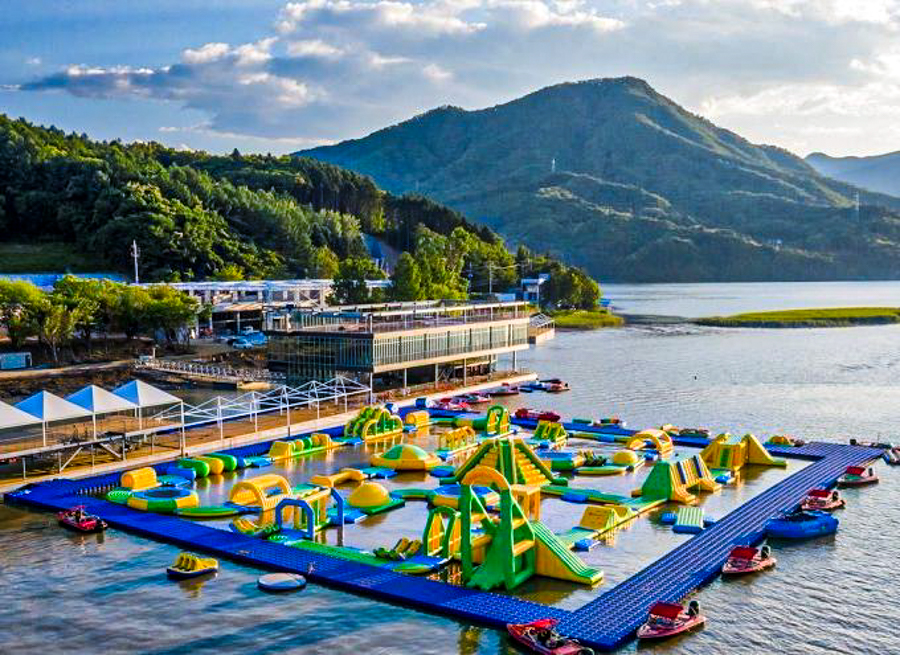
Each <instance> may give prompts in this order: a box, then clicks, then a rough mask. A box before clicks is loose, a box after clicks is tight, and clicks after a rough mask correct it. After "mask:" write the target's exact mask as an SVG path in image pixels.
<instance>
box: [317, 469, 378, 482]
mask: <svg viewBox="0 0 900 655" xmlns="http://www.w3.org/2000/svg"><path fill="white" fill-rule="evenodd" d="M366 478H367V476H366V474H365V473H364V472H362V471H360V470H359V469H351V468H346V469H341V470H340V471H338V472H337V473H332V474H331V475H314V476H312V477H311V478H310V479H309V481H310V482H311V483H312V484H317V485H319V486H320V487H335V486H337V485H339V484H343V483H344V482H362V481H363V480H365V479H366Z"/></svg>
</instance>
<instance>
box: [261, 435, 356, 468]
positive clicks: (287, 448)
mask: <svg viewBox="0 0 900 655" xmlns="http://www.w3.org/2000/svg"><path fill="white" fill-rule="evenodd" d="M338 446H340V444H338V443H335V442H334V441H333V440H332V439H331V436H330V435H328V434H325V433H324V432H315V433H313V434H311V435H308V436H305V437H299V438H298V439H294V440H292V441H273V442H272V445H271V446H270V447H269V459H271V460H272V461H277V460H280V459H290V458H291V457H297V456H298V455H307V454H310V453H317V452H320V451H323V450H330V449H332V448H337V447H338Z"/></svg>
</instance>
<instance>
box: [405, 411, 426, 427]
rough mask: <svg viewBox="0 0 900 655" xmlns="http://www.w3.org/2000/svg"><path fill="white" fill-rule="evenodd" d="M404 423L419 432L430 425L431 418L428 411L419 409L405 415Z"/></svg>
mask: <svg viewBox="0 0 900 655" xmlns="http://www.w3.org/2000/svg"><path fill="white" fill-rule="evenodd" d="M405 423H406V425H411V426H412V427H414V428H415V429H416V430H421V429H422V428H427V427H428V425H429V424H430V423H431V416H430V415H429V414H428V410H425V409H420V410H417V411H414V412H410V413H409V414H407V415H406V420H405Z"/></svg>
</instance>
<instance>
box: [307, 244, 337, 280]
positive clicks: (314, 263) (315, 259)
mask: <svg viewBox="0 0 900 655" xmlns="http://www.w3.org/2000/svg"><path fill="white" fill-rule="evenodd" d="M339 265H340V262H339V260H338V258H337V255H335V254H334V252H332V250H331V248H329V247H328V246H321V247H319V248H315V249H314V250H313V254H312V258H311V260H310V266H309V276H310V277H312V278H317V279H321V280H331V279H333V278H334V276H335V275H337V272H338V267H339Z"/></svg>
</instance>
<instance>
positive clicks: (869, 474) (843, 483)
mask: <svg viewBox="0 0 900 655" xmlns="http://www.w3.org/2000/svg"><path fill="white" fill-rule="evenodd" d="M877 482H878V476H877V475H875V471H873V470H872V467H871V466H870V467H869V468H866V467H864V466H848V467H847V470H846V471H845V472H844V475H842V476H841V477H839V478H838V481H837V483H838V486H839V487H863V486H865V485H867V484H875V483H877Z"/></svg>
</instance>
